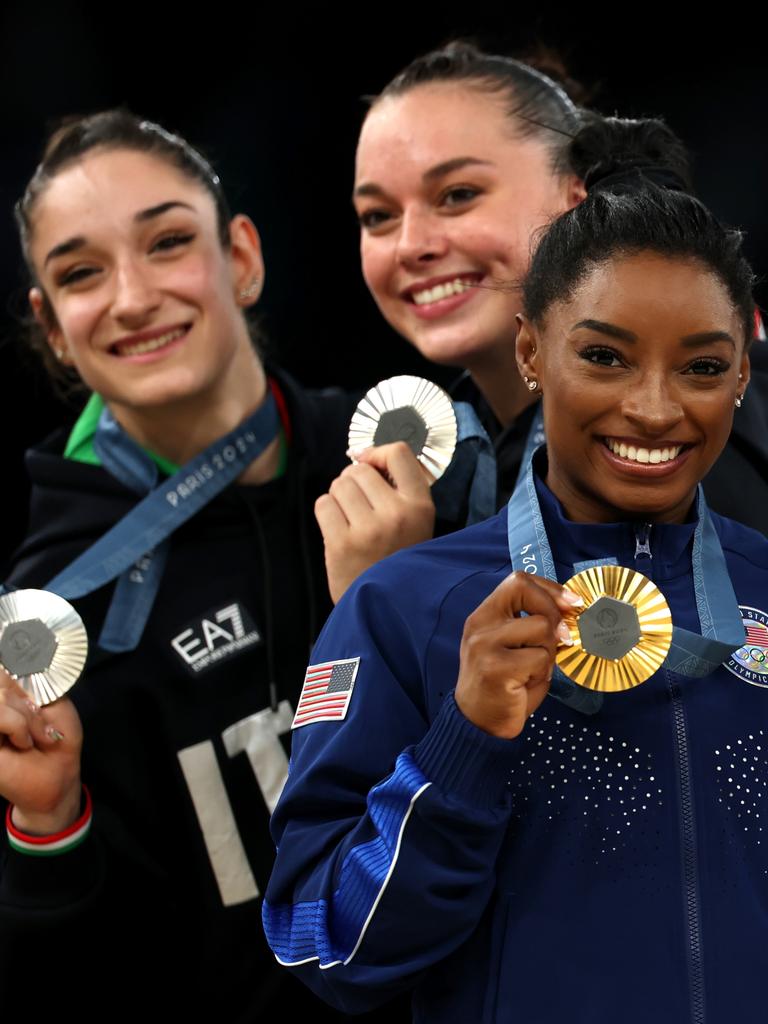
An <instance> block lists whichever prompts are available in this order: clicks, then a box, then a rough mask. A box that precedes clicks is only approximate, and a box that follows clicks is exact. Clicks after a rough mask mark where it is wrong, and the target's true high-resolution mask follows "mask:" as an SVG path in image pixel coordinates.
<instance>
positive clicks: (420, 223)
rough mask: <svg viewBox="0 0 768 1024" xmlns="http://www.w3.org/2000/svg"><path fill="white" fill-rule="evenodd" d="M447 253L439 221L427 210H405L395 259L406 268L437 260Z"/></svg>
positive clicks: (443, 229) (444, 233)
mask: <svg viewBox="0 0 768 1024" xmlns="http://www.w3.org/2000/svg"><path fill="white" fill-rule="evenodd" d="M447 251H448V237H447V235H446V232H445V227H444V224H443V223H442V221H441V219H440V218H438V217H435V216H434V215H432V214H431V213H430V212H429V211H427V210H421V209H417V208H410V209H408V210H405V211H404V213H403V216H402V221H401V224H400V233H399V235H398V239H397V258H398V260H399V261H400V262H401V263H402V264H404V265H406V266H408V265H415V266H421V265H423V264H424V263H431V262H433V261H434V260H439V259H440V258H441V257H442V256H444V255H445V254H446V252H447Z"/></svg>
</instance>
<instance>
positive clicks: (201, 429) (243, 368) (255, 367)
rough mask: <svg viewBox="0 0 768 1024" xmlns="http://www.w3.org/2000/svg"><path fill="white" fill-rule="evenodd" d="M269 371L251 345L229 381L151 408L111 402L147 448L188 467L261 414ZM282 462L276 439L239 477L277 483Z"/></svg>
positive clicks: (235, 363) (121, 420) (121, 421)
mask: <svg viewBox="0 0 768 1024" xmlns="http://www.w3.org/2000/svg"><path fill="white" fill-rule="evenodd" d="M267 388H268V384H267V379H266V375H265V373H264V367H263V366H262V364H261V361H260V360H259V358H258V356H257V355H256V353H255V351H254V350H253V349H252V347H251V346H250V344H249V345H248V348H247V350H246V349H244V350H243V352H242V354H240V355H238V356H236V357H235V359H233V361H232V364H231V365H230V368H229V370H228V372H227V373H226V374H225V375H224V378H223V379H221V380H219V381H217V382H215V383H214V384H213V385H212V387H211V388H208V389H206V390H205V391H202V392H200V393H198V394H194V395H189V396H185V397H184V398H179V399H175V400H173V401H170V402H165V403H163V404H162V405H158V406H150V407H140V408H137V407H132V406H127V405H123V404H121V403H118V402H112V401H110V402H108V403H107V404H108V405H109V407H110V410H111V411H112V414H113V416H114V417H115V419H116V420H117V422H118V423H119V424H120V426H121V427H122V428H123V429H124V430H125V431H126V433H128V434H129V435H130V436H131V437H132V438H133V439H134V440H135V441H137V442H138V443H139V444H140V445H141V446H142V447H143V448H148V449H149V450H150V451H153V452H155V453H156V454H157V455H161V456H162V457H163V458H165V459H168V460H169V461H170V462H173V463H175V464H176V465H177V466H183V465H184V464H185V463H186V462H189V460H190V459H193V458H194V457H195V456H196V455H199V454H200V452H202V451H204V450H205V449H206V448H207V447H208V446H209V445H211V444H213V442H214V441H216V440H217V439H218V438H220V437H222V436H223V435H224V434H228V433H229V432H230V431H231V430H234V429H235V427H237V426H238V425H239V424H240V423H242V422H243V420H244V419H246V417H248V416H250V415H251V413H253V412H255V411H256V410H257V409H258V408H259V406H260V405H261V404H262V402H263V401H264V399H265V398H266V396H267ZM279 459H280V439H279V437H276V438H275V439H274V440H273V441H272V442H271V443H270V444H269V445H268V446H267V447H266V448H265V450H264V451H263V452H262V453H261V454H260V455H259V456H258V457H257V458H256V459H254V460H253V462H252V463H251V464H250V465H249V466H248V468H247V469H246V470H245V472H244V473H242V474H241V475H240V477H239V478H238V480H239V482H240V483H246V484H260V483H265V482H266V481H267V480H271V479H272V478H273V477H274V475H275V473H276V472H277V467H278V464H279Z"/></svg>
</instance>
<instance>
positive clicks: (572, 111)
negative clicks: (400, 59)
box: [371, 41, 581, 174]
mask: <svg viewBox="0 0 768 1024" xmlns="http://www.w3.org/2000/svg"><path fill="white" fill-rule="evenodd" d="M547 68H548V70H555V68H556V65H555V63H554V61H553V60H552V56H551V55H549V56H548V57H547ZM432 82H466V83H468V84H469V85H471V86H474V87H475V88H477V89H479V90H481V91H483V92H488V93H498V94H500V95H502V96H504V98H505V100H506V104H507V107H506V112H507V115H508V116H509V118H510V119H511V120H513V121H514V122H515V126H516V130H517V133H518V134H519V135H520V136H521V137H522V138H531V137H536V138H540V139H541V140H542V141H543V142H545V143H546V145H547V148H548V149H549V151H550V158H551V162H552V170H553V171H554V172H555V173H557V174H565V173H567V172H568V171H570V170H571V166H570V158H569V146H570V142H571V139H572V137H573V136H574V134H575V133H576V132H577V131H578V129H579V126H580V124H581V111H580V109H579V108H578V107H577V106H576V104H575V103H574V101H573V100H572V99H571V98H570V96H569V95H568V92H567V91H566V88H564V86H563V85H560V84H558V83H557V82H555V81H554V80H553V79H552V78H551V77H549V75H547V74H545V73H544V72H543V71H539V70H538V69H537V68H535V67H533V66H531V65H530V64H525V63H523V62H522V61H519V60H515V59H514V58H512V57H504V56H500V55H496V54H489V53H485V52H483V51H482V50H480V49H479V48H478V47H476V46H474V45H473V44H472V43H467V42H461V41H456V42H452V43H449V44H448V45H447V46H444V47H442V48H441V49H439V50H433V51H432V52H431V53H427V54H425V55H424V56H423V57H417V58H416V60H414V61H412V62H411V63H410V64H409V65H408V66H407V67H406V68H404V69H403V70H402V71H401V72H400V73H399V74H397V75H395V77H394V78H393V79H392V81H391V82H390V83H389V85H387V86H386V87H385V88H384V89H383V90H382V91H381V93H379V95H378V96H375V97H373V98H372V100H371V106H372V107H373V106H375V105H376V104H377V103H379V102H380V101H381V100H384V99H386V98H388V97H390V96H401V95H402V94H403V93H406V92H410V91H411V89H414V88H416V87H417V86H420V85H427V84H429V83H432Z"/></svg>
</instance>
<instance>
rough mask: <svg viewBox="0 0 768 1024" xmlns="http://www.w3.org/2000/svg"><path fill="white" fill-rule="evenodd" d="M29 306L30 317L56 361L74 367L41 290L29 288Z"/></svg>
mask: <svg viewBox="0 0 768 1024" xmlns="http://www.w3.org/2000/svg"><path fill="white" fill-rule="evenodd" d="M29 305H30V308H31V309H32V315H33V316H34V318H35V320H36V321H37V322H38V324H39V325H40V327H41V328H42V330H43V331H44V333H45V339H46V341H47V342H48V344H49V345H50V347H51V351H52V352H53V354H54V355H55V356H56V358H57V359H58V361H59V362H60V363H62V364H63V365H64V366H74V365H75V364H74V362H73V360H72V357H71V356H70V354H69V350H68V348H67V343H66V341H65V340H64V335H63V333H62V331H61V328H60V327H59V325H58V323H57V322H56V317H55V316H54V315H53V311H52V309H51V306H50V303H49V302H48V299H47V298H46V297H45V293H44V292H43V290H42V288H30V290H29Z"/></svg>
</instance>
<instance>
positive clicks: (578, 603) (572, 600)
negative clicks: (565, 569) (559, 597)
mask: <svg viewBox="0 0 768 1024" xmlns="http://www.w3.org/2000/svg"><path fill="white" fill-rule="evenodd" d="M563 597H564V598H565V600H566V601H567V602H568V604H572V605H573V607H574V608H583V607H584V598H583V597H581V596H580V595H579V594H574V592H573V591H572V590H568V588H567V587H563Z"/></svg>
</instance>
